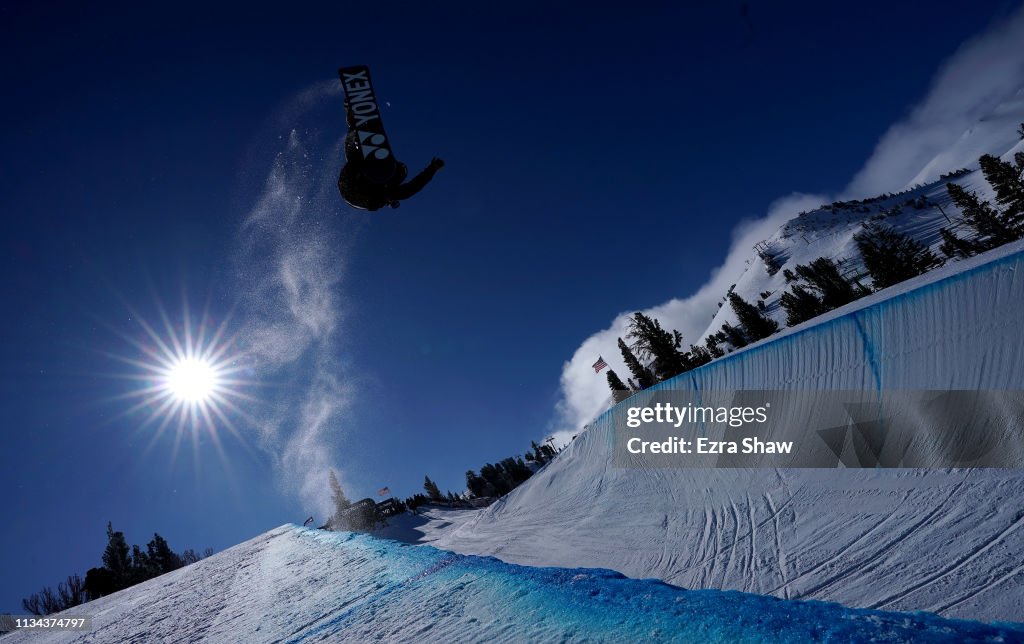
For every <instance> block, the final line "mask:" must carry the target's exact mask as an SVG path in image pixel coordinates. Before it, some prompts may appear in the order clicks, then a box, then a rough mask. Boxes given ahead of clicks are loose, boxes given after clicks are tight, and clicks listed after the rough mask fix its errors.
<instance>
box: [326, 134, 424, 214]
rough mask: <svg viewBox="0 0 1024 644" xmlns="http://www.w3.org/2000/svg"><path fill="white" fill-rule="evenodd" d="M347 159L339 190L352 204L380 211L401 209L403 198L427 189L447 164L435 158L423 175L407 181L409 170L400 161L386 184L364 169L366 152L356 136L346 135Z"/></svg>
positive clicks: (340, 176)
mask: <svg viewBox="0 0 1024 644" xmlns="http://www.w3.org/2000/svg"><path fill="white" fill-rule="evenodd" d="M345 159H346V160H345V166H344V167H343V168H342V169H341V174H340V175H339V176H338V191H339V192H341V197H342V198H343V199H344V200H345V201H346V202H347V203H348V204H349V205H350V206H353V207H354V208H360V209H362V210H371V211H372V210H380V209H381V208H383V207H384V206H391V207H392V208H397V207H398V203H399V202H400V201H402V200H403V199H408V198H409V197H411V196H413V195H414V194H416V193H417V192H419V191H420V190H423V188H424V187H426V185H427V184H428V183H430V180H431V179H433V178H434V175H435V174H436V173H437V171H438V170H440V169H441V167H442V166H443V165H444V163H443V162H442V161H441V160H439V159H434V160H433V161H431V162H430V165H428V166H427V167H426V168H424V169H423V170H422V171H421V172H420V173H419V174H417V175H416V176H415V177H413V178H412V179H411V180H409V181H405V178H406V177H407V176H409V169H408V168H407V167H406V166H405V164H404V163H396V165H395V172H394V174H393V175H392V176H391V179H390V180H388V181H387V182H385V183H381V182H378V181H374V180H372V179H370V178H369V177H367V176H366V175H365V174H364V173H363V171H362V170H363V160H362V155H361V154H359V148H358V145H357V144H356V142H355V138H354V137H352V136H349V137H346V138H345ZM403 182H405V183H403Z"/></svg>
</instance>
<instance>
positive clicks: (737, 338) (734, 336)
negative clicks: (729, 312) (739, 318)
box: [718, 322, 750, 349]
mask: <svg viewBox="0 0 1024 644" xmlns="http://www.w3.org/2000/svg"><path fill="white" fill-rule="evenodd" d="M718 333H719V334H720V337H721V338H722V340H724V341H726V342H728V343H729V344H731V345H732V346H733V348H734V349H739V348H741V347H745V346H747V345H748V344H750V340H748V339H747V336H746V334H745V333H744V332H743V329H740V328H739V327H735V326H733V325H731V324H729V323H728V322H726V323H724V324H723V325H722V329H721V331H719V332H718Z"/></svg>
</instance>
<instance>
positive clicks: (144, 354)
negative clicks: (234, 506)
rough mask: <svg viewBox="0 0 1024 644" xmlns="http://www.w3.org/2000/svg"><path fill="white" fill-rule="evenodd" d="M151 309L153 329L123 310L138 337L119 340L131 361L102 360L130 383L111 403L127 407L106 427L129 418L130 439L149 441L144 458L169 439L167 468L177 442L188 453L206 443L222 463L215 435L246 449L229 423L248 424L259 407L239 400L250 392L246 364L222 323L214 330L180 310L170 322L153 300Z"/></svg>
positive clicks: (207, 320)
mask: <svg viewBox="0 0 1024 644" xmlns="http://www.w3.org/2000/svg"><path fill="white" fill-rule="evenodd" d="M157 308H158V311H159V319H158V321H157V323H156V324H151V323H150V322H148V321H147V320H146V319H145V318H143V317H142V316H141V315H139V314H138V313H137V312H135V311H134V310H132V309H129V312H130V313H131V317H132V319H134V321H135V322H136V323H137V324H138V325H139V327H141V330H142V333H141V334H132V333H123V334H120V335H122V337H123V338H124V339H125V340H127V341H128V342H129V343H130V345H131V346H132V347H134V349H135V351H133V352H132V353H133V354H134V355H120V354H113V353H108V354H107V355H108V356H109V357H111V358H114V359H116V360H117V361H119V362H122V363H125V364H127V365H128V366H130V367H131V368H132V369H131V371H130V372H129V373H126V374H123V375H120V376H119V377H122V378H127V379H128V380H129V381H131V382H134V383H137V386H135V387H132V388H130V389H129V390H127V391H124V392H123V393H120V394H117V395H115V396H113V397H112V400H113V401H122V402H123V401H132V402H131V404H130V405H129V406H127V408H124V409H122V411H121V412H120V413H118V414H116V415H114V416H113V417H112V418H110V419H109V420H110V422H115V421H116V422H120V420H121V419H123V418H131V419H133V422H132V424H133V425H135V431H136V432H139V433H143V432H145V433H148V434H150V435H151V439H150V441H149V446H148V447H147V448H146V450H147V451H148V450H149V449H152V448H153V446H155V445H156V444H157V442H158V440H159V439H160V437H161V436H162V435H164V434H165V432H168V431H170V432H173V435H174V441H173V446H172V449H171V460H172V462H173V460H174V458H175V455H176V454H177V452H178V447H179V445H180V444H181V443H182V442H183V440H184V439H185V438H191V440H192V444H193V451H196V450H198V446H199V444H200V443H201V442H205V440H206V439H209V441H210V442H212V444H213V446H214V448H216V449H217V451H218V452H221V456H222V457H224V450H223V447H222V444H221V443H222V441H221V433H222V431H227V432H228V433H230V434H231V435H233V436H234V437H235V438H236V439H237V440H238V441H239V442H240V444H241V445H242V447H243V448H245V449H249V446H248V444H247V441H246V440H245V438H244V437H243V435H242V432H241V431H240V428H239V427H238V426H237V425H236V421H238V420H241V421H243V424H242V426H243V427H246V426H252V425H254V424H256V421H255V419H254V418H253V416H252V414H251V413H250V410H252V409H253V408H255V407H256V406H257V405H258V403H259V401H258V400H257V399H256V398H254V397H253V396H252V395H250V394H249V393H247V391H248V390H251V389H252V388H253V387H255V386H256V383H255V382H254V381H253V380H251V378H250V377H248V376H251V375H252V374H253V373H254V371H253V367H252V360H251V356H248V355H247V354H246V352H245V351H244V350H242V348H241V344H242V343H241V342H240V341H239V339H238V338H237V337H236V336H232V335H231V334H229V333H228V328H229V326H230V316H228V317H225V318H224V319H222V320H221V321H220V322H219V323H217V322H215V321H214V320H213V318H212V317H211V316H210V315H209V314H208V313H206V312H204V313H203V314H202V315H200V316H198V319H195V318H193V317H192V316H191V315H190V313H189V309H188V306H187V305H184V306H183V307H182V312H181V316H180V318H179V321H178V322H177V323H173V322H172V321H171V316H169V315H167V313H166V310H165V309H164V307H163V306H162V304H161V303H159V301H158V302H157ZM225 459H226V457H225Z"/></svg>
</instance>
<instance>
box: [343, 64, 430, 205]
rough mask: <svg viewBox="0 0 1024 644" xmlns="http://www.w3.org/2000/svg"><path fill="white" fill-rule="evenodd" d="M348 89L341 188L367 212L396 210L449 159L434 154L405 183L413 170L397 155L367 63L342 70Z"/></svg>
mask: <svg viewBox="0 0 1024 644" xmlns="http://www.w3.org/2000/svg"><path fill="white" fill-rule="evenodd" d="M338 73H339V76H340V77H341V83H342V86H343V87H344V89H345V120H346V122H347V123H348V134H347V135H346V136H345V165H344V167H342V169H341V174H340V176H339V177H338V191H339V192H341V197H342V198H343V199H344V200H345V201H346V202H348V204H349V205H351V206H353V207H355V208H360V209H362V210H371V211H373V210H380V209H381V208H383V207H384V206H391V207H392V208H397V207H398V206H399V204H400V202H401V201H402V200H404V199H408V198H409V197H412V196H413V195H415V194H416V193H417V192H419V191H420V190H423V188H424V187H425V186H426V185H427V184H428V183H430V180H431V179H433V178H434V174H436V173H437V171H438V170H440V169H441V168H442V167H444V161H442V160H441V159H438V158H437V157H435V158H434V159H433V160H431V162H430V164H429V165H428V166H427V167H426V168H424V169H423V170H422V171H421V172H420V173H419V174H417V175H416V176H415V177H413V178H412V179H410V180H409V181H406V180H405V179H406V177H408V175H409V169H408V168H407V167H406V165H405V164H404V163H402V162H400V161H398V160H396V159H395V156H394V154H393V153H392V151H391V145H390V143H389V142H388V140H387V135H386V134H385V132H384V126H383V124H382V123H381V119H380V110H379V108H378V106H377V99H376V96H375V95H374V93H373V87H372V86H371V84H370V71H369V69H367V68H366V67H363V66H360V67H348V68H342V69H340V70H338Z"/></svg>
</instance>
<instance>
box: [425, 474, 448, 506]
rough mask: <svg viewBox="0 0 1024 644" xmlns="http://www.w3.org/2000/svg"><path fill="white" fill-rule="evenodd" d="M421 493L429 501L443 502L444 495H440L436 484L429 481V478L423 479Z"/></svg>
mask: <svg viewBox="0 0 1024 644" xmlns="http://www.w3.org/2000/svg"><path fill="white" fill-rule="evenodd" d="M423 491H424V492H426V493H427V496H429V497H430V500H431V501H443V500H444V495H443V494H441V489H440V488H438V487H437V483H434V482H433V481H431V480H430V477H429V476H424V477H423Z"/></svg>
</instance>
